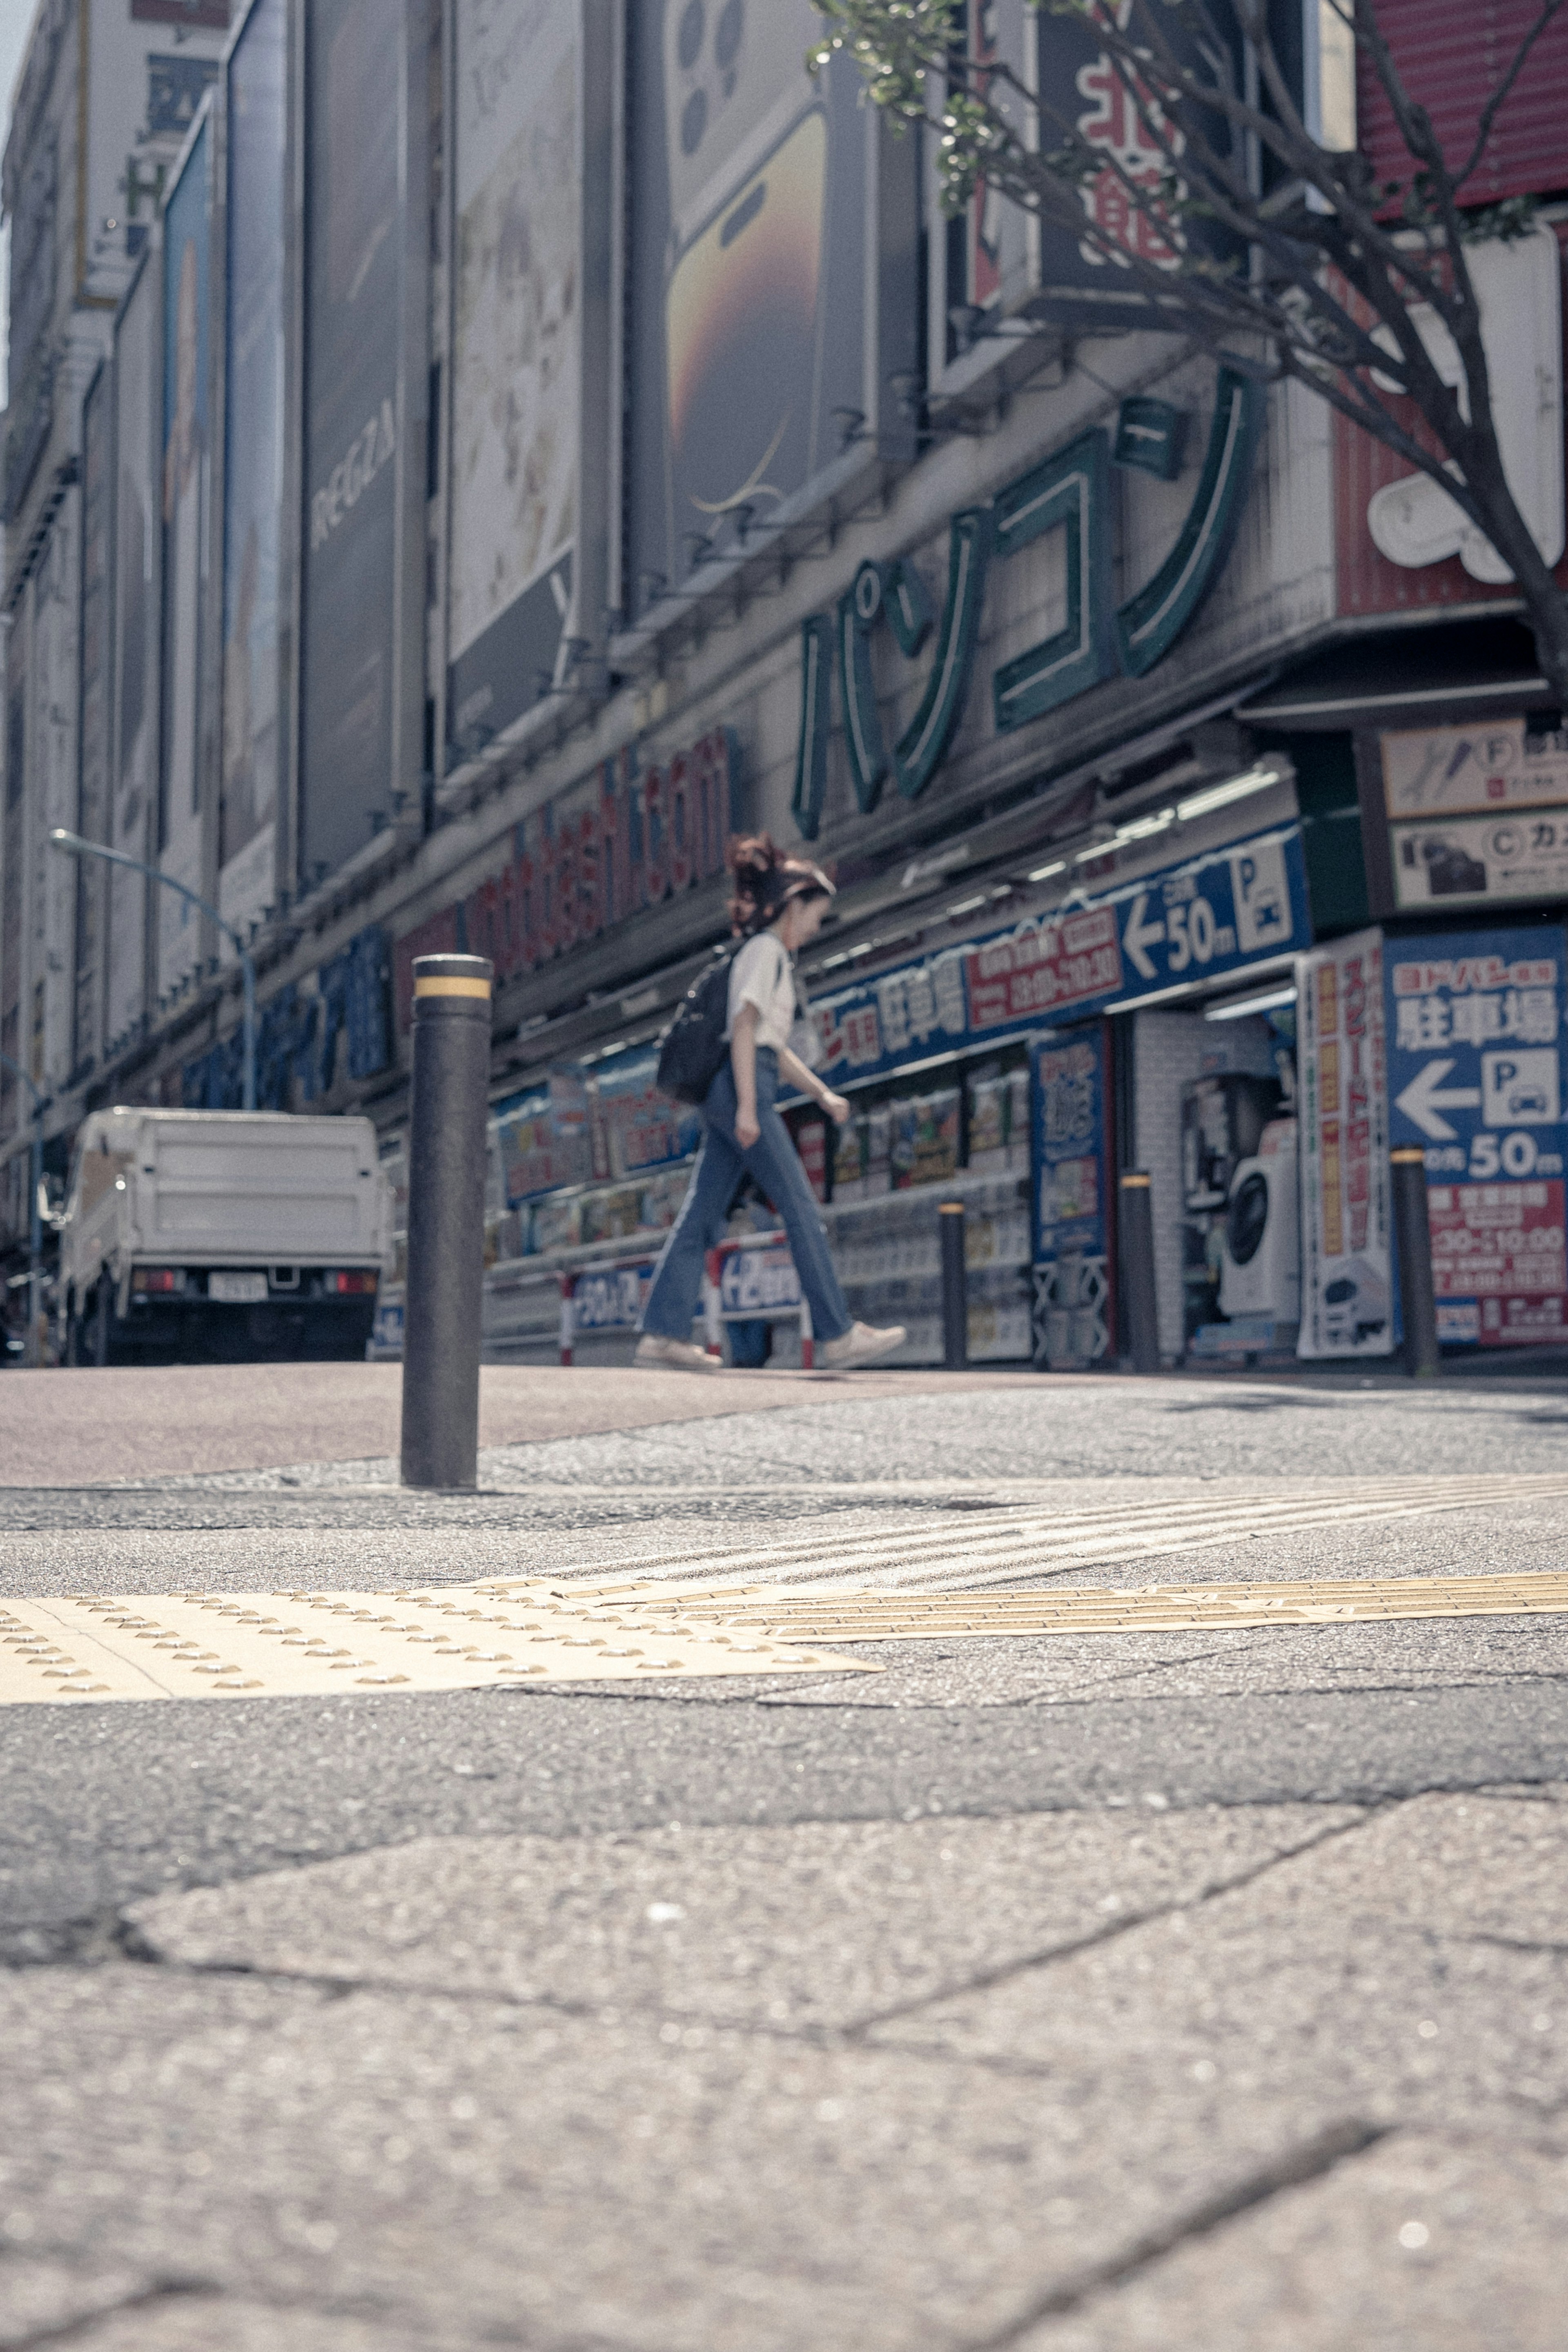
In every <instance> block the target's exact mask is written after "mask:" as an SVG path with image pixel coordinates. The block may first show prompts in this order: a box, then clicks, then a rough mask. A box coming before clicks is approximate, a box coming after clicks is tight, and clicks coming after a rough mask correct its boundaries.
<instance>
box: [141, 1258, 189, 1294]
mask: <svg viewBox="0 0 1568 2352" xmlns="http://www.w3.org/2000/svg"><path fill="white" fill-rule="evenodd" d="M184 1287H185V1269H184V1267H183V1266H182V1265H139V1266H138V1267H137V1269H136V1271H135V1273H134V1274H133V1275H132V1276H131V1289H132V1290H133V1291H147V1292H150V1291H173V1290H183V1288H184Z"/></svg>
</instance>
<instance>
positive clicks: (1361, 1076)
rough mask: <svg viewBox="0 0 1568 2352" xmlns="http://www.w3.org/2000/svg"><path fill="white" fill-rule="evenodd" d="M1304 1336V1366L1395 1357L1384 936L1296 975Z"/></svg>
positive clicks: (1320, 952) (1312, 960)
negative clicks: (1330, 1359) (1314, 1360)
mask: <svg viewBox="0 0 1568 2352" xmlns="http://www.w3.org/2000/svg"><path fill="white" fill-rule="evenodd" d="M1296 1024H1297V1028H1296V1034H1297V1048H1298V1053H1299V1055H1300V1086H1301V1137H1300V1169H1301V1336H1300V1339H1298V1341H1297V1345H1296V1353H1297V1354H1298V1356H1312V1357H1316V1356H1386V1355H1388V1354H1390V1353H1391V1352H1392V1350H1393V1347H1394V1305H1393V1280H1392V1252H1391V1247H1390V1223H1389V1179H1388V1097H1387V1090H1386V1084H1385V1067H1384V1025H1383V934H1382V932H1381V931H1375V930H1374V931H1358V932H1357V933H1356V934H1355V936H1354V938H1352V939H1347V940H1335V941H1334V943H1333V946H1332V947H1327V948H1320V949H1316V950H1313V952H1312V954H1310V955H1304V956H1301V957H1299V958H1298V959H1297V963H1296Z"/></svg>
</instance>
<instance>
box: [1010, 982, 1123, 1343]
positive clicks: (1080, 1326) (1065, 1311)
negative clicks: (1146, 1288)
mask: <svg viewBox="0 0 1568 2352" xmlns="http://www.w3.org/2000/svg"><path fill="white" fill-rule="evenodd" d="M1107 1065H1108V1054H1107V1039H1106V1028H1105V1024H1104V1023H1103V1022H1100V1021H1090V1022H1085V1023H1083V1024H1081V1025H1080V1026H1079V1027H1077V1028H1073V1029H1059V1030H1056V1031H1055V1032H1054V1033H1053V1034H1051V1036H1050V1037H1049V1038H1046V1039H1043V1040H1042V1041H1041V1042H1040V1043H1039V1044H1038V1045H1034V1046H1033V1047H1031V1049H1030V1080H1031V1087H1030V1091H1031V1093H1032V1096H1033V1103H1034V1150H1033V1154H1032V1158H1033V1193H1034V1202H1033V1213H1032V1223H1033V1228H1034V1230H1033V1234H1032V1237H1031V1255H1032V1257H1033V1261H1034V1318H1033V1355H1034V1360H1035V1361H1036V1363H1037V1364H1071V1363H1078V1364H1082V1363H1093V1362H1094V1361H1095V1360H1096V1359H1097V1358H1099V1357H1101V1356H1103V1355H1105V1354H1106V1353H1107V1352H1108V1351H1109V1349H1110V1346H1111V1334H1112V1332H1113V1329H1114V1328H1115V1310H1114V1307H1113V1290H1112V1278H1111V1247H1110V1234H1111V1181H1112V1171H1111V1148H1110V1145H1111V1138H1110V1086H1109V1076H1110V1073H1109V1069H1108V1066H1107Z"/></svg>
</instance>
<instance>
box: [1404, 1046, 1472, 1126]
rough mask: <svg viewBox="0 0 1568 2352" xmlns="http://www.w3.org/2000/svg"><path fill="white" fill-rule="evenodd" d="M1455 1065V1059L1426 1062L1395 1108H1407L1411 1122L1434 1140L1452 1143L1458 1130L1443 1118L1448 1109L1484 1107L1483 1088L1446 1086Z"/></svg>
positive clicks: (1406, 1114)
mask: <svg viewBox="0 0 1568 2352" xmlns="http://www.w3.org/2000/svg"><path fill="white" fill-rule="evenodd" d="M1452 1068H1453V1063H1452V1062H1451V1061H1448V1062H1427V1063H1426V1064H1424V1065H1423V1066H1422V1067H1421V1068H1420V1069H1418V1070H1417V1071H1416V1075H1415V1076H1414V1077H1413V1078H1412V1079H1411V1081H1410V1083H1409V1085H1408V1086H1407V1087H1406V1089H1405V1091H1404V1093H1403V1094H1400V1095H1396V1097H1395V1098H1394V1108H1395V1109H1396V1110H1399V1111H1403V1112H1404V1114H1405V1117H1406V1118H1407V1119H1408V1120H1409V1121H1410V1123H1411V1125H1412V1126H1413V1127H1418V1128H1419V1129H1420V1130H1421V1132H1422V1134H1423V1135H1428V1136H1430V1137H1431V1139H1432V1141H1433V1142H1434V1143H1452V1141H1453V1139H1454V1137H1455V1135H1456V1134H1457V1133H1458V1129H1456V1128H1453V1127H1450V1125H1449V1124H1448V1120H1447V1119H1446V1118H1444V1117H1443V1113H1444V1112H1445V1111H1446V1110H1478V1109H1479V1108H1480V1099H1481V1090H1480V1088H1479V1087H1446V1086H1444V1084H1443V1080H1444V1079H1445V1078H1446V1077H1447V1076H1448V1072H1449V1071H1450V1070H1451V1069H1452Z"/></svg>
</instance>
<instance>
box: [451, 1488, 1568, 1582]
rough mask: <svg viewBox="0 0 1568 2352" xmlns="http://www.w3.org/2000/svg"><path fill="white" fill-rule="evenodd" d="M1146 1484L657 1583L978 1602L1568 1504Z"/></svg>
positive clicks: (760, 1552) (841, 1538) (761, 1555)
mask: <svg viewBox="0 0 1568 2352" xmlns="http://www.w3.org/2000/svg"><path fill="white" fill-rule="evenodd" d="M1135 1483H1136V1482H1134V1481H1125V1482H1122V1483H1120V1484H1119V1485H1118V1486H1117V1489H1116V1498H1115V1500H1114V1501H1113V1502H1107V1503H1106V1504H1104V1505H1103V1506H1099V1507H1094V1508H1092V1509H1088V1510H1085V1509H1082V1508H1080V1509H1078V1510H1075V1511H1074V1510H1062V1509H1061V1508H1056V1509H1052V1508H1051V1506H1050V1505H1049V1503H1046V1502H1042V1501H1040V1500H1036V1501H1031V1502H1028V1503H1019V1504H1013V1503H1007V1504H1001V1505H998V1506H997V1507H994V1508H984V1509H975V1508H974V1507H972V1506H971V1507H970V1510H967V1511H962V1512H958V1511H950V1512H947V1513H944V1514H943V1515H942V1516H941V1517H937V1515H936V1513H933V1514H932V1515H931V1516H930V1517H920V1518H918V1519H916V1520H915V1522H914V1523H913V1524H912V1523H911V1522H910V1521H909V1520H908V1519H907V1518H905V1519H904V1520H903V1521H902V1522H900V1523H899V1524H898V1525H896V1526H887V1527H882V1528H874V1529H871V1530H869V1531H865V1532H862V1533H846V1532H845V1531H843V1530H842V1529H835V1528H834V1527H833V1525H832V1524H831V1522H829V1523H827V1524H826V1525H824V1524H823V1523H822V1522H821V1520H818V1521H816V1522H815V1523H814V1524H813V1525H811V1526H810V1528H806V1529H802V1528H800V1526H799V1525H798V1524H797V1525H796V1526H795V1527H793V1528H789V1529H787V1530H784V1529H780V1530H779V1532H778V1533H777V1534H776V1533H774V1532H773V1530H772V1529H770V1528H767V1527H759V1528H757V1529H756V1531H755V1533H754V1534H753V1535H751V1536H750V1537H748V1538H747V1544H746V1547H745V1549H736V1550H734V1551H730V1552H725V1551H722V1550H718V1549H706V1550H704V1549H698V1548H696V1547H695V1546H693V1547H690V1548H689V1549H685V1550H684V1551H682V1550H676V1549H671V1550H669V1551H667V1552H665V1553H664V1554H662V1555H661V1557H660V1559H659V1561H658V1573H659V1577H660V1580H661V1581H662V1582H664V1583H667V1584H671V1585H680V1586H682V1587H684V1588H686V1589H688V1590H695V1591H706V1590H707V1589H708V1588H709V1587H710V1586H711V1585H713V1584H715V1583H717V1582H720V1581H722V1580H725V1579H726V1578H727V1577H729V1576H731V1575H733V1576H734V1577H735V1578H736V1580H737V1581H743V1582H747V1583H750V1582H754V1581H755V1580H757V1579H758V1577H759V1576H765V1577H767V1578H768V1580H769V1581H777V1582H779V1583H783V1582H786V1581H788V1582H789V1583H799V1584H807V1583H810V1584H813V1585H821V1586H823V1587H834V1586H836V1587H837V1588H839V1589H840V1590H841V1591H853V1590H856V1589H859V1588H863V1587H864V1586H865V1585H866V1584H867V1583H868V1582H875V1583H877V1584H879V1585H881V1586H882V1587H883V1588H884V1589H887V1590H890V1591H894V1590H897V1591H950V1592H951V1591H965V1592H967V1591H977V1590H979V1589H980V1588H982V1587H984V1586H986V1585H1004V1584H1009V1583H1012V1584H1016V1583H1019V1582H1023V1581H1026V1580H1030V1579H1033V1578H1037V1577H1040V1576H1061V1575H1067V1574H1071V1572H1072V1571H1073V1570H1082V1569H1086V1568H1112V1567H1116V1566H1119V1565H1120V1564H1122V1563H1123V1562H1124V1561H1133V1560H1137V1559H1162V1558H1164V1557H1166V1555H1168V1554H1170V1553H1173V1552H1186V1551H1207V1550H1212V1549H1215V1548H1216V1547H1217V1546H1218V1545H1221V1544H1234V1543H1244V1542H1248V1541H1264V1540H1266V1539H1267V1538H1269V1537H1270V1536H1289V1535H1295V1534H1301V1533H1303V1532H1307V1531H1310V1530H1311V1529H1312V1528H1327V1527H1346V1526H1356V1525H1368V1526H1370V1525H1375V1524H1376V1523H1378V1522H1380V1521H1386V1520H1391V1519H1409V1518H1424V1517H1429V1516H1431V1515H1433V1514H1436V1513H1441V1512H1445V1511H1469V1510H1486V1509H1500V1510H1507V1511H1509V1512H1510V1513H1513V1512H1516V1511H1517V1510H1518V1509H1519V1508H1520V1507H1521V1505H1523V1504H1527V1503H1531V1502H1535V1501H1552V1500H1555V1499H1558V1498H1562V1497H1564V1496H1568V1475H1557V1474H1555V1473H1551V1472H1542V1473H1534V1474H1531V1475H1528V1476H1523V1477H1518V1478H1509V1477H1465V1478H1459V1477H1446V1478H1343V1479H1334V1480H1328V1479H1323V1480H1320V1481H1318V1482H1316V1483H1315V1484H1312V1485H1298V1486H1286V1485H1280V1486H1269V1487H1266V1488H1263V1489H1261V1490H1259V1491H1255V1492H1253V1493H1251V1494H1243V1495H1236V1494H1202V1493H1199V1494H1197V1495H1191V1496H1184V1497H1181V1498H1179V1499H1176V1500H1173V1499H1171V1498H1170V1497H1169V1496H1166V1498H1165V1499H1164V1500H1161V1501H1155V1502H1149V1503H1140V1502H1135V1501H1131V1500H1129V1499H1128V1489H1129V1486H1134V1487H1135ZM971 1512H972V1516H971ZM581 1573H582V1574H583V1575H585V1576H587V1577H592V1576H594V1575H595V1574H596V1573H597V1574H598V1575H599V1576H601V1577H604V1576H608V1575H609V1574H611V1573H612V1570H611V1567H610V1563H608V1562H606V1563H604V1565H603V1567H602V1568H601V1569H599V1570H595V1569H594V1568H593V1567H591V1566H585V1568H584V1569H583V1570H582V1571H581ZM577 1574H578V1571H576V1570H574V1571H573V1576H572V1580H571V1587H570V1589H571V1590H572V1591H574V1592H575V1591H578V1589H579V1587H578V1584H577ZM486 1589H489V1588H486Z"/></svg>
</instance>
